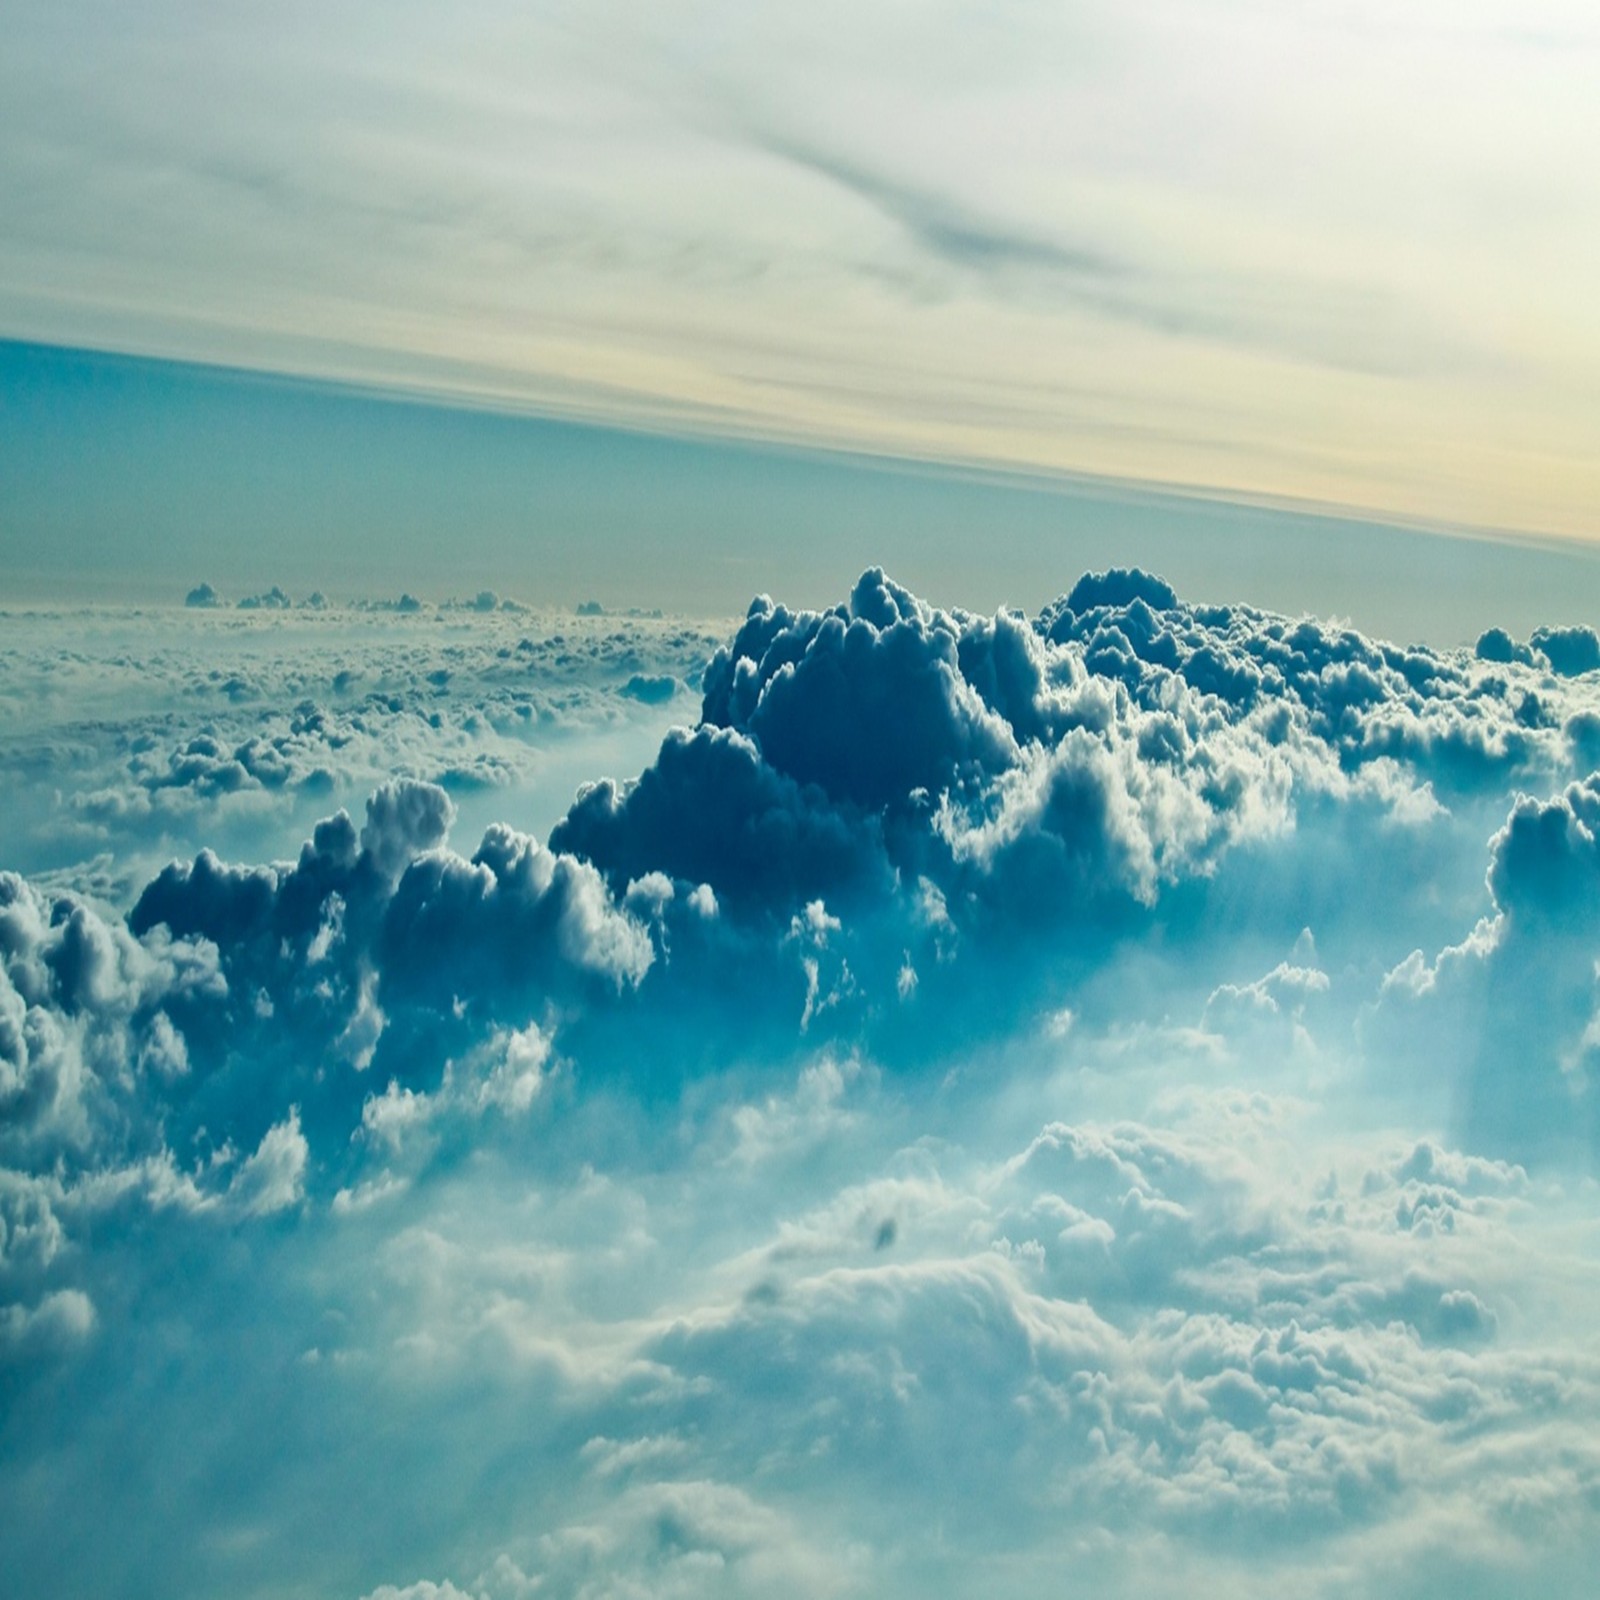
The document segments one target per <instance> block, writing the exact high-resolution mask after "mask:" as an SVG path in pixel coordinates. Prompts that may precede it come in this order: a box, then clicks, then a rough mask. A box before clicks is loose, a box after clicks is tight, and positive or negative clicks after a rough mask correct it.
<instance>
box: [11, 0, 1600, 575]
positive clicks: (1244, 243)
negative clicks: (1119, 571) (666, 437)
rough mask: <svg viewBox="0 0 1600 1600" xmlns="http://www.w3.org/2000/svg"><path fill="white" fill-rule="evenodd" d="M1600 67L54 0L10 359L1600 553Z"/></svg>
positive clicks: (509, 9) (1044, 16)
mask: <svg viewBox="0 0 1600 1600" xmlns="http://www.w3.org/2000/svg"><path fill="white" fill-rule="evenodd" d="M1597 44H1600V37H1597V35H1596V33H1595V28H1594V24H1593V20H1592V16H1591V15H1590V11H1589V8H1587V7H1585V6H1582V5H1579V4H1577V3H1576V0H1536V3H1534V4H1532V5H1528V4H1519V5H1517V6H1515V7H1512V6H1509V5H1506V4H1504V3H1503V0H1470V3H1468V4H1459V3H1453V4H1444V3H1426V0H1424V3H1414V4H1407V5H1404V6H1400V7H1396V6H1393V5H1376V4H1366V3H1345V0H1341V3H1337V4H1336V3H1331V0H1329V3H1309V4H1302V5H1295V6H1287V7H1286V6H1281V5H1263V4H1259V3H1256V0H1207V3H1205V4H1175V3H1171V0H1156V3H1139V4H1133V5H1124V4H1118V5H1114V6H1113V5H1109V4H1083V5H1077V4H1075V5H1071V6H1058V5H1037V4H1016V5H1007V6H1002V7H994V6H979V5H974V4H969V3H966V0H930V3H923V4H916V5H913V4H909V3H898V0H897V3H889V0H885V3H882V4H877V5H872V6H860V5H826V6H824V7H822V8H821V9H818V8H816V7H808V8H807V9H806V10H805V12H804V13H803V14H800V13H795V12H794V11H793V9H792V8H791V7H787V6H778V5H772V4H767V3H757V4H739V5H736V6H735V5H729V4H726V3H720V0H703V3H692V0H677V3H673V4H669V5H665V6H659V5H656V6H649V7H644V6H639V5H636V4H629V3H625V0H607V3H603V4H589V5H583V6H576V5H568V4H559V3H547V4H538V5H531V6H526V5H515V6H513V5H503V4H498V3H490V0H473V3H471V4H468V5H465V6H455V7H452V8H450V10H449V11H448V12H443V11H440V10H439V9H438V8H436V7H432V6H426V5H418V4H413V3H404V0H402V3H400V4H394V3H385V4H383V5H381V6H379V5H375V4H370V3H365V0H363V3H357V4H354V5H347V6H342V7H341V8H340V10H339V14H338V16H337V18H333V19H330V18H329V17H328V16H327V14H326V10H325V8H320V7H319V8H312V7H309V6H300V5H289V6H281V5H280V6H272V7H266V6H258V5H251V4H244V3H240V4H229V5H225V6H208V7H204V8H199V7H196V6H194V5H192V4H187V3H181V0H155V3H152V4H148V5H141V6H140V7H139V8H138V10H137V12H136V13H130V12H129V10H128V8H127V7H124V6H112V5H108V4H97V3H84V0H74V3H72V4H66V5H57V4H52V5H43V4H35V3H30V0H19V3H17V4H14V5H12V6H11V7H9V8H8V15H7V49H6V52H5V60H4V62H3V63H0V91H3V92H0V209H3V210H4V213H5V215H6V218H7V226H6V229H5V234H4V239H3V241H0V332H3V333H4V334H6V335H8V336H10V337H12V338H17V339H25V340H32V341H36V342H40V343H45V344H53V345H64V346H71V347H79V346H89V347H95V348H105V349H113V350H120V351H126V352H134V353H142V354H146V355H153V356H164V357H171V358H179V359H186V360H199V361H204V362H213V363H220V364H223V365H226V366H233V367H243V368H250V369H269V370H272V371H276V372H281V373H289V374H295V375H300V376H316V377H323V378H337V379H340V380H345V381H351V382H358V383H368V384H378V385H383V386H396V387H400V388H403V389H406V390H412V391H418V392H422V393H428V394H433V395H439V394H451V395H456V396H461V397H467V398H470V399H472V400H473V401H475V402H479V403H484V402H493V403H498V404H502V405H507V406H513V407H528V408H531V409H533V410H536V411H539V412H542V413H546V414H550V413H554V414H559V415H562V416H567V417H575V418H589V419H592V420H597V421H601V422H609V423H618V422H621V423H629V424H636V425H637V424H645V425H649V426H651V427H654V428H659V429H665V430H667V431H669V432H676V433H684V432H690V433H694V434H698V435H707V434H709V435H711V436H713V437H717V438H722V437H728V436H748V437H754V438H760V439H767V440H773V439H776V440H783V441H789V442H804V443H811V444H817V445H822V446H826V447H830V448H836V449H846V450H864V451H868V452H874V453H879V454H886V455H891V456H904V457H911V458H915V459H921V460H930V461H936V462H942V463H952V462H959V463H966V464H979V465H983V466H989V467H996V466H1005V467H1016V468H1023V469H1028V470H1044V471H1049V472H1068V473H1086V474H1093V475H1099V476H1109V477H1114V478H1117V479H1119V480H1131V481H1133V482H1136V483H1139V484H1162V485H1179V486H1192V487H1200V488H1203V489H1205V490H1208V491H1222V492H1224V493H1226V494H1228V495H1232V496H1235V497H1238V496H1245V497H1250V496H1265V497H1267V498H1269V499H1271V500H1283V499H1288V500H1292V501H1296V502H1302V501H1310V502H1314V503H1317V504H1324V505H1333V506H1337V507H1354V508H1360V509H1362V510H1364V511H1366V512H1368V513H1377V514H1379V515H1381V516H1385V517H1388V518H1391V519H1393V518H1421V519H1423V520H1424V521H1426V522H1428V523H1430V524H1431V525H1436V526H1445V527H1450V528H1456V527H1463V526H1465V527H1475V528H1483V529H1499V530H1513V531H1521V532H1527V533H1535V534H1554V535H1560V536H1563V537H1568V538H1574V539H1593V538H1594V537H1595V534H1596V528H1595V523H1594V514H1593V507H1594V505H1595V503H1596V498H1597V494H1596V491H1597V489H1600V480H1597V477H1596V471H1597V469H1596V467H1595V459H1596V457H1595V451H1594V448H1593V444H1594V440H1595V438H1596V437H1597V435H1600V392H1597V390H1596V386H1595V383H1594V376H1593V375H1594V372H1595V370H1596V369H1597V364H1600V363H1597V357H1600V313H1597V312H1596V309H1595V305H1594V299H1593V295H1592V293H1591V290H1590V285H1591V284H1592V282H1593V279H1594V276H1595V272H1596V269H1597V267H1600V224H1596V222H1595V219H1596V217H1600V193H1597V191H1596V185H1597V184H1600V177H1597V175H1596V174H1597V170H1600V169H1597V167H1596V164H1595V163H1594V162H1593V161H1591V160H1587V159H1585V156H1584V153H1585V152H1586V151H1587V150H1589V149H1592V148H1593V146H1594V144H1595V140H1596V137H1597V135H1600V113H1597V112H1596V110H1595V108H1594V96H1593V94H1592V92H1591V89H1592V83H1593V77H1594V67H1595V61H1596V47H1597ZM859 564H860V563H858V565H859ZM848 578H849V574H848V573H840V574H837V575H835V577H834V582H835V584H838V583H843V582H846V581H848Z"/></svg>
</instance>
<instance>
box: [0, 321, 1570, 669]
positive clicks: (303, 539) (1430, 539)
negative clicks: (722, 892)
mask: <svg viewBox="0 0 1600 1600" xmlns="http://www.w3.org/2000/svg"><path fill="white" fill-rule="evenodd" d="M0 397H3V399H4V404H5V408H6V424H7V425H6V428H5V431H4V434H3V435H0V477H3V481H4V484H5V489H6V493H5V498H4V504H3V506H0V560H3V561H4V563H5V567H6V570H7V575H8V587H9V589H10V591H11V593H12V594H13V595H15V596H17V597H18V598H24V597H25V598H29V599H34V600H49V599H53V598H57V599H58V598H64V597H71V598H77V599H80V600H100V601H104V600H109V599H115V598H118V597H128V596H137V597H138V598H139V599H141V600H144V601H148V602H157V601H163V600H164V601H168V602H175V601H177V600H179V599H180V598H181V597H182V596H183V594H185V593H186V592H187V591H188V590H189V588H191V587H192V586H193V585H194V584H196V583H199V582H202V581H206V582H211V583H213V584H215V585H216V586H217V587H218V588H219V590H222V591H224V592H226V593H228V594H229V595H231V596H232V598H234V599H238V598H240V597H242V596H244V595H246V594H254V593H260V592H263V591H265V590H267V589H269V588H271V587H272V585H274V584H283V585H285V586H286V587H295V588H297V589H298V591H300V592H302V593H306V592H310V591H311V590H314V589H318V590H322V591H324V592H325V593H327V594H329V595H332V596H338V597H341V598H352V597H356V596H361V595H373V594H378V593H387V592H390V591H392V592H393V593H394V594H399V593H400V592H402V591H404V590H407V589H410V590H415V591H417V592H418V593H419V594H421V595H423V596H425V597H427V598H430V599H444V598H448V597H449V596H451V595H458V596H465V595H469V594H474V593H476V592H478V591H479V590H480V589H482V588H486V587H487V588H492V589H495V590H497V591H500V590H503V591H506V592H509V593H514V594H517V595H520V596H522V597H524V598H525V599H528V600H535V601H539V602H541V603H545V604H551V603H554V604H566V605H572V604H576V603H577V602H578V601H580V600H584V599H591V598H598V599H600V600H601V601H603V602H604V603H606V604H609V605H611V606H613V607H630V606H631V607H643V608H646V609H654V608H655V607H658V606H666V607H667V608H669V609H673V610H677V611H683V612H689V613H693V614H698V615H723V616H727V615H733V614H737V613H738V612H739V611H742V610H743V608H744V606H745V605H746V604H747V603H748V601H749V599H750V597H751V595H753V594H755V593H758V592H760V591H762V590H766V589H770V590H774V591H776V590H781V591H782V592H783V593H785V594H788V595H791V596H794V597H796V598H801V599H804V600H807V601H809V602H811V603H816V604H820V603H823V602H825V601H826V600H827V599H828V597H829V595H830V594H831V593H832V592H833V591H834V589H835V588H837V586H838V585H840V584H842V583H844V582H847V581H849V579H850V578H852V577H853V575H854V574H855V573H856V572H857V571H858V570H859V569H860V567H861V565H862V564H863V563H865V562H867V561H880V562H883V563H886V564H887V565H889V566H890V567H891V568H892V569H893V570H894V571H895V572H897V573H900V574H903V575H904V576H905V577H906V578H908V579H909V580H912V581H915V582H916V583H917V584H918V586H919V587H920V588H921V589H923V590H924V591H926V592H928V593H931V594H933V595H935V596H937V597H940V598H943V599H947V600H949V601H950V602H952V603H960V604H965V605H982V606H986V607H993V606H997V605H1001V604H1020V605H1026V606H1029V607H1037V606H1039V605H1040V604H1042V603H1043V602H1044V601H1045V600H1047V599H1049V598H1051V597H1052V596H1053V595H1054V594H1056V593H1057V592H1058V590H1059V589H1060V588H1061V587H1062V586H1063V584H1065V583H1067V582H1068V581H1069V580H1070V579H1071V578H1072V577H1073V576H1074V575H1075V574H1077V573H1079V572H1081V571H1084V570H1087V569H1088V568H1090V567H1102V568H1103V567H1105V566H1109V565H1114V564H1116V563H1118V562H1123V563H1127V562H1133V563H1142V564H1144V565H1145V566H1146V567H1150V568H1153V569H1156V570H1159V571H1161V572H1164V573H1166V574H1168V575H1169V576H1170V577H1171V578H1173V579H1174V580H1175V581H1177V582H1179V583H1180V584H1181V585H1182V587H1183V588H1184V590H1185V592H1186V593H1190V594H1193V595H1195V596H1196V597H1204V598H1215V599H1243V600H1249V601H1252V602H1254V603H1256V604H1260V605H1268V606H1275V607H1277V608H1279V609H1282V610H1285V611H1289V612H1295V611H1299V610H1312V611H1317V612H1320V613H1323V614H1338V615H1345V616H1349V617H1351V618H1353V619H1355V620H1356V621H1358V622H1360V623H1362V624H1363V625H1364V626H1366V627H1368V628H1371V629H1373V630H1375V631H1378V632H1383V633H1388V634H1391V635H1395V636H1404V637H1416V638H1419V639H1420V638H1427V639H1430V640H1433V641H1435V642H1438V643H1441V644H1457V643H1467V642H1470V641H1471V640H1472V639H1474V638H1476V636H1477V634H1478V633H1479V632H1481V631H1482V630H1483V629H1484V628H1486V627H1490V626H1493V625H1496V624H1499V625H1503V626H1509V627H1513V628H1516V629H1519V630H1521V631H1522V632H1529V631H1531V630H1532V629H1533V628H1534V627H1536V626H1539V625H1540V624H1544V623H1551V622H1580V621H1583V620H1584V619H1585V618H1586V617H1590V616H1593V615H1594V614H1595V612H1596V610H1597V609H1600V560H1597V558H1596V556H1595V555H1594V554H1593V553H1591V551H1590V550H1589V549H1588V548H1587V547H1585V546H1583V545H1581V544H1573V543H1570V542H1568V543H1561V542H1554V541H1544V542H1539V541H1531V540H1511V541H1508V540H1505V539H1481V538H1480V539H1463V538H1456V537H1450V536H1449V535H1447V534H1444V533H1442V532H1440V531H1438V530H1435V529H1429V528H1427V527H1424V526H1417V525H1410V526H1402V525H1396V524H1395V523H1394V522H1392V521H1390V522H1385V521H1383V520H1382V519H1377V518H1370V517H1360V518H1355V517H1351V516H1348V515H1346V516H1342V517H1341V516H1335V515H1331V514H1326V513H1324V514H1317V513H1315V512H1312V511H1309V510H1305V509H1302V510H1294V509H1290V508H1285V507H1283V506H1278V505H1270V504H1253V505H1252V504H1242V503H1240V502H1239V501H1238V500H1236V499H1234V500H1230V499H1226V498H1223V499H1216V498H1198V497H1195V496H1192V495H1187V496H1186V495H1177V494H1173V493H1170V492H1160V491H1155V490H1151V489H1150V488H1148V487H1141V486H1138V485H1133V484H1117V483H1106V482H1100V481H1096V480H1093V479H1079V480H1076V481H1072V480H1062V479H1061V478H1059V477H1050V476H1043V475H1034V476H1031V477H1028V476H1023V475H1020V474H1017V473H1015V472H1001V471H996V470H987V471H982V472H979V471H976V470H973V469H962V468H958V467H954V466H946V467H942V468H941V467H938V466H935V465H932V464H928V463H917V462H910V461H905V460H894V459H888V458H883V457H874V456H866V455H860V454H847V453H843V452H838V451H834V452H823V451H818V450H816V449H809V448H798V447H785V448H777V447H773V446H769V445H761V444H759V443H757V442H754V441H742V442H740V441H726V440H723V441H718V440H715V439H709V438H701V439H694V438H683V437H675V436H673V435H671V434H664V433H660V432H639V431H637V430H631V431H630V430H619V429H616V428H607V427H601V426H598V425H596V424H593V423H585V422H576V421H572V420H570V419H556V418H550V417H538V416H528V415H508V414H507V413H505V412H504V411H500V410H494V409H483V408H474V407H466V406H463V405H461V404H459V403H458V404H455V405H448V406H447V405H441V404H440V403H438V402H437V401H436V400H431V399H429V398H427V397H423V396H415V395H413V396H405V395H397V394H394V393H387V394H384V393H378V392H374V391H372V390H370V389H367V388H362V387H351V386H342V387H341V386H333V385H329V384H327V383H324V382H319V381H313V380H306V379H293V378H284V377H274V376H269V375H262V374H249V373H244V372H238V371H233V370H227V369H216V368H211V367H203V366H193V365H183V364H177V363H171V362H161V361H152V360H148V359H139V358H131V357H121V356H111V355H103V354H96V353H93V352H89V351H69V350H62V349H59V348H55V347H50V346H35V345H26V344H20V343H16V342H12V343H8V344H0Z"/></svg>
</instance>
